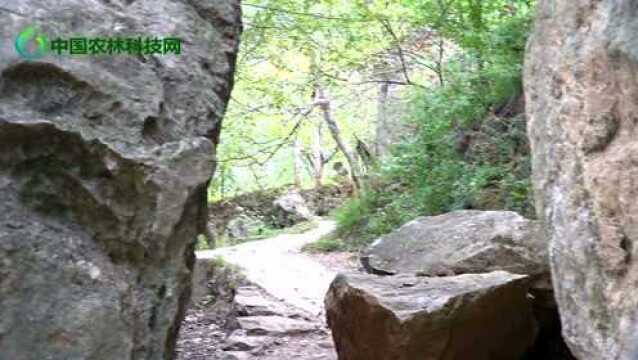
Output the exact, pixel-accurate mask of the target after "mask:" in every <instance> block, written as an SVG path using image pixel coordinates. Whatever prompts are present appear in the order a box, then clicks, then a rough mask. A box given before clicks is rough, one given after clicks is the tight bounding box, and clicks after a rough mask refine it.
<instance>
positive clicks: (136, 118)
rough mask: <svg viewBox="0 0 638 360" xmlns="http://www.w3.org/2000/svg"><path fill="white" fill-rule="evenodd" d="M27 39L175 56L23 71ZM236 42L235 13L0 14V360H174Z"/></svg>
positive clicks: (70, 4) (77, 1)
mask: <svg viewBox="0 0 638 360" xmlns="http://www.w3.org/2000/svg"><path fill="white" fill-rule="evenodd" d="M29 25H34V26H37V27H38V28H39V29H40V30H41V31H43V32H45V33H46V34H47V35H48V37H49V38H50V39H54V38H56V37H62V38H70V37H77V36H81V37H88V38H116V37H123V38H127V37H137V36H142V37H146V36H150V37H179V38H181V39H182V54H181V55H179V56H177V55H166V56H164V55H140V56H130V55H120V56H104V55H102V56H47V57H44V58H41V59H36V60H25V59H23V58H21V57H20V56H19V55H18V54H17V52H16V51H15V49H14V46H13V41H5V34H6V37H7V38H8V37H11V36H15V35H17V34H18V33H19V32H20V31H21V30H22V29H24V28H25V27H27V26H29ZM240 31H241V22H240V9H239V4H238V1H204V0H175V1H156V0H153V1H151V0H137V1H132V0H126V1H125V0H119V1H118V0H111V1H106V0H65V1H50V0H20V1H0V32H1V33H2V34H3V38H2V42H0V358H2V359H51V360H57V359H60V360H62V359H64V360H74V359H100V360H109V359H113V360H122V359H169V358H171V357H172V352H173V347H174V343H175V336H176V334H177V331H178V328H179V324H180V321H181V318H182V315H183V311H184V307H185V305H186V303H187V300H188V298H189V295H190V278H191V270H192V265H193V262H194V254H193V246H194V242H195V239H196V237H197V234H198V233H203V232H204V227H203V225H204V224H205V219H206V184H207V182H208V180H209V178H210V177H211V176H212V174H213V169H214V161H213V159H214V149H215V145H216V143H217V141H218V136H219V131H220V128H221V118H222V116H223V113H224V110H225V106H226V102H227V101H228V97H229V94H230V90H231V88H232V74H233V70H234V63H235V55H236V51H237V46H238V41H239V34H240Z"/></svg>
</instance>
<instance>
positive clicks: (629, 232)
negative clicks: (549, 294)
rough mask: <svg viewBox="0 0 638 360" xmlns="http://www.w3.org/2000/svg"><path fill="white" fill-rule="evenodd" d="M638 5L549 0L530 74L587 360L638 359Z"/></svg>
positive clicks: (576, 339)
mask: <svg viewBox="0 0 638 360" xmlns="http://www.w3.org/2000/svg"><path fill="white" fill-rule="evenodd" d="M637 13H638V3H636V2H634V1H602V2H601V1H594V0H574V1H550V0H543V1H540V2H539V9H538V18H537V24H536V30H535V33H534V34H533V36H532V39H531V41H530V44H529V48H528V54H527V59H526V68H525V83H526V89H525V92H526V96H527V104H528V107H527V114H528V131H529V135H530V138H531V145H532V152H533V172H534V179H533V181H534V187H535V195H536V204H537V210H538V214H539V217H540V218H541V219H542V221H543V225H544V226H543V227H544V228H545V229H546V231H547V235H548V237H549V238H550V239H551V247H550V262H551V266H552V275H553V280H554V288H555V291H556V298H557V301H558V304H559V308H560V313H561V319H562V323H563V335H564V337H565V339H566V341H567V343H568V344H569V346H570V348H571V349H572V351H573V352H574V354H575V355H576V357H578V358H579V359H635V358H636V356H638V296H636V287H637V285H638V262H636V260H635V259H636V255H638V246H635V244H636V241H638V202H636V195H637V194H638V182H636V180H635V179H636V176H637V175H638V142H636V136H637V135H638V127H636V124H637V121H636V119H637V118H636V113H637V112H638V111H637V110H638V103H637V102H636V99H637V98H638V86H637V85H636V84H637V82H636V74H637V73H638V38H636V31H637V30H638V17H637V16H636V14H637Z"/></svg>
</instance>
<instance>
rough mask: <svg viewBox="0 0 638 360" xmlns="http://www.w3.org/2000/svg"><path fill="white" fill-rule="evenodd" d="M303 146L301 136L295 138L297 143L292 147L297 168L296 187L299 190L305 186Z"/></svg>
mask: <svg viewBox="0 0 638 360" xmlns="http://www.w3.org/2000/svg"><path fill="white" fill-rule="evenodd" d="M302 150H303V149H302V144H301V141H300V140H299V136H295V141H294V142H293V145H292V151H293V154H294V158H295V159H294V161H295V164H294V167H295V169H294V170H295V187H296V188H297V189H301V187H302V185H303V179H302V177H303V157H302V156H303V154H302Z"/></svg>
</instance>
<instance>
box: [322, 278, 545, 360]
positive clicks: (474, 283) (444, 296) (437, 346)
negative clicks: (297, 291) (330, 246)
mask: <svg viewBox="0 0 638 360" xmlns="http://www.w3.org/2000/svg"><path fill="white" fill-rule="evenodd" d="M528 288H529V281H528V278H527V277H526V276H524V275H514V274H510V273H507V272H504V271H497V272H492V273H487V274H473V275H470V274H468V275H459V276H449V277H442V278H423V277H414V276H410V275H396V276H391V277H378V276H374V275H367V274H352V275H339V276H338V277H337V278H336V279H335V280H334V282H333V283H332V285H331V287H330V290H329V291H328V294H327V296H326V309H327V317H328V324H329V326H330V328H331V329H332V334H333V338H334V341H335V344H336V347H337V352H338V353H339V360H387V359H393V360H416V359H419V360H436V359H445V360H467V359H486V360H487V359H489V360H498V359H503V360H511V359H520V358H522V355H523V354H524V353H525V352H526V351H527V350H528V349H529V348H530V346H531V345H532V343H533V341H534V339H535V337H536V326H535V321H534V319H533V316H532V308H531V303H530V301H529V299H528V298H527V291H528Z"/></svg>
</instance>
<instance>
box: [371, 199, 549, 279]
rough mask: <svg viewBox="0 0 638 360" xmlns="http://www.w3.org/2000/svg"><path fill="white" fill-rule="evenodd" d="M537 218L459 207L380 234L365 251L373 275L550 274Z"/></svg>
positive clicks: (507, 212) (506, 212)
mask: <svg viewBox="0 0 638 360" xmlns="http://www.w3.org/2000/svg"><path fill="white" fill-rule="evenodd" d="M545 247H546V244H545V242H544V241H543V240H542V239H541V237H539V236H538V230H537V226H536V224H535V222H534V221H530V220H527V219H525V218H523V217H521V216H520V215H518V214H516V213H513V212H509V211H475V210H463V211H455V212H451V213H447V214H443V215H439V216H429V217H421V218H418V219H416V220H413V221H411V222H409V223H407V224H405V225H404V226H402V227H401V228H399V229H398V230H396V231H394V232H392V233H390V234H388V235H385V236H383V237H381V238H379V239H378V240H377V241H376V242H375V243H374V244H372V245H371V246H370V248H368V249H367V250H366V251H365V252H364V254H363V255H362V258H361V260H362V262H363V265H364V267H365V268H366V269H367V270H368V271H369V272H372V273H377V274H386V275H387V274H396V273H411V274H414V273H418V274H420V275H425V276H449V275H454V274H465V273H484V272H490V271H495V270H506V271H509V272H511V273H517V274H530V275H536V274H542V273H545V272H548V267H549V266H548V264H547V259H546V254H547V252H546V250H545Z"/></svg>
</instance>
